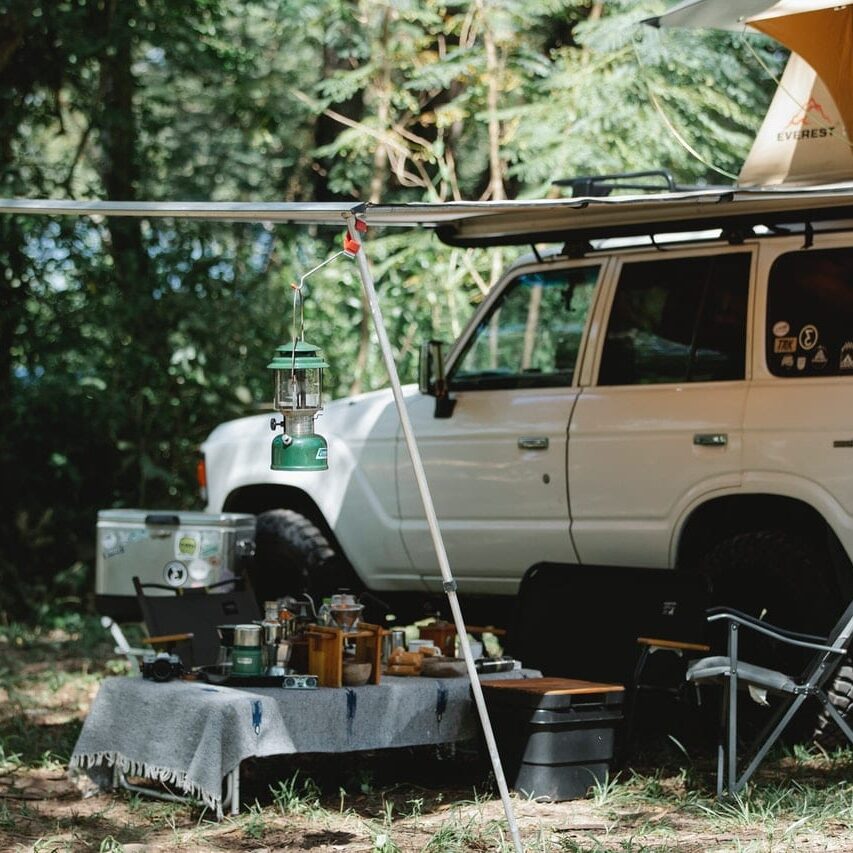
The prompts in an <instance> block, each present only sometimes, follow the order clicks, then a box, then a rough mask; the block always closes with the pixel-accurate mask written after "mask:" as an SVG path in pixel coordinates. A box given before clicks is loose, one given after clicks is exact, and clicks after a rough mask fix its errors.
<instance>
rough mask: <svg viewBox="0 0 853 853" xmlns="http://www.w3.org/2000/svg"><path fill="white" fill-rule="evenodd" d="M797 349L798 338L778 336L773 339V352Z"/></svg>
mask: <svg viewBox="0 0 853 853" xmlns="http://www.w3.org/2000/svg"><path fill="white" fill-rule="evenodd" d="M796 351H797V339H796V338H776V340H775V341H773V352H796Z"/></svg>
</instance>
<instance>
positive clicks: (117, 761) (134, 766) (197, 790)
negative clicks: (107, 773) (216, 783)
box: [68, 752, 222, 814]
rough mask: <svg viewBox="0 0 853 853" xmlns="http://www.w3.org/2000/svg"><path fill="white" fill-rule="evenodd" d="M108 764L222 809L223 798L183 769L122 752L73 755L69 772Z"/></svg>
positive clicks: (218, 809) (214, 807) (206, 804)
mask: <svg viewBox="0 0 853 853" xmlns="http://www.w3.org/2000/svg"><path fill="white" fill-rule="evenodd" d="M103 764H106V765H107V766H109V767H114V766H116V765H117V766H118V768H119V769H120V770H121V771H122V773H124V774H125V775H127V776H138V777H140V778H142V779H150V780H151V781H152V782H161V783H162V784H164V785H173V786H175V787H176V788H180V789H181V790H182V791H183V792H184V793H185V794H187V795H188V796H190V797H193V798H194V799H196V800H198V801H200V802H201V803H202V804H203V805H205V806H207V808H209V809H211V810H212V811H215V812H216V813H217V814H219V813H220V812H221V809H222V798H221V797H217V796H215V795H214V794H211V793H210V792H209V791H206V790H205V789H204V788H201V787H200V786H199V785H197V784H195V783H194V782H192V781H191V780H190V779H188V778H187V774H186V772H184V771H183V770H172V769H170V768H168V767H154V766H152V765H150V764H146V763H145V762H142V761H134V760H133V759H130V758H126V757H125V756H124V755H122V754H121V753H120V752H88V753H81V754H78V755H72V756H71V761H70V762H69V763H68V772H69V773H73V772H75V771H85V770H88V769H89V768H92V767H98V766H100V765H103Z"/></svg>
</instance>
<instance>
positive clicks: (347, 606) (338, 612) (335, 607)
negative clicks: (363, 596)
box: [329, 593, 364, 631]
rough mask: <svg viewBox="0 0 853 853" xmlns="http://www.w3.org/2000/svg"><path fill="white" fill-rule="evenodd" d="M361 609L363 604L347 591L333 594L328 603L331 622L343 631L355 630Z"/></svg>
mask: <svg viewBox="0 0 853 853" xmlns="http://www.w3.org/2000/svg"><path fill="white" fill-rule="evenodd" d="M363 610H364V605H363V604H359V603H358V601H357V600H356V597H355V596H354V595H350V594H348V593H339V594H337V595H333V596H332V600H331V603H330V604H329V612H330V613H331V616H332V622H333V623H334V624H335V626H336V627H338V628H342V629H343V630H344V631H355V630H356V628H357V626H358V623H359V620H360V619H361V613H362V611H363Z"/></svg>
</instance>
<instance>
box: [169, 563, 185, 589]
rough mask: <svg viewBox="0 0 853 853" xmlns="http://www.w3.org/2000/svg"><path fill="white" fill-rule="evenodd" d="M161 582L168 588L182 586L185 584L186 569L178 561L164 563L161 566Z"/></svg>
mask: <svg viewBox="0 0 853 853" xmlns="http://www.w3.org/2000/svg"><path fill="white" fill-rule="evenodd" d="M163 580H164V581H166V583H167V584H169V586H174V587H179V586H183V585H184V584H185V583H186V582H187V567H186V566H185V565H184V564H183V563H182V562H180V561H179V560H172V561H171V562H169V563H166V565H165V566H163Z"/></svg>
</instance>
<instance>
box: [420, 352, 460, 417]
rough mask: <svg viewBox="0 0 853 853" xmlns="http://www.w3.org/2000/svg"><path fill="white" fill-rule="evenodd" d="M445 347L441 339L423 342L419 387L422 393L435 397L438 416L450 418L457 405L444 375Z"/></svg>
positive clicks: (436, 415)
mask: <svg viewBox="0 0 853 853" xmlns="http://www.w3.org/2000/svg"><path fill="white" fill-rule="evenodd" d="M443 348H444V344H443V343H442V342H441V341H425V342H424V343H422V344H421V351H420V362H419V364H418V389H419V390H420V392H421V394H428V395H429V396H431V397H435V417H437V418H449V417H450V416H451V415H452V414H453V409H454V407H455V406H456V400H451V399H450V393H449V390H448V387H447V378H446V377H445V375H444V352H443Z"/></svg>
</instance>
